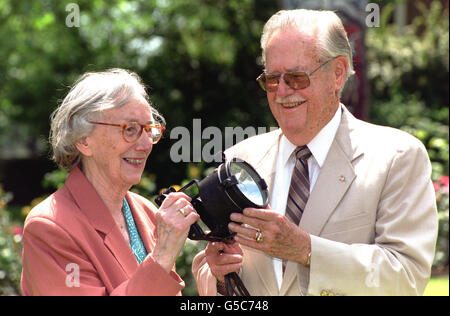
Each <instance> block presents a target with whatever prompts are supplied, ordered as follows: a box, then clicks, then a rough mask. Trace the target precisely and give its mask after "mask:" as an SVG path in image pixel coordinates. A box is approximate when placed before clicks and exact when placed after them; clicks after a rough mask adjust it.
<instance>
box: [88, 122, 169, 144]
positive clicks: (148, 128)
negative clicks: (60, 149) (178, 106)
mask: <svg viewBox="0 0 450 316" xmlns="http://www.w3.org/2000/svg"><path fill="white" fill-rule="evenodd" d="M89 123H91V124H98V125H108V126H117V127H121V128H122V136H123V139H124V140H125V141H126V142H128V143H132V142H135V141H136V140H138V139H139V137H141V135H142V131H143V130H145V132H146V133H147V135H148V137H149V138H150V139H151V140H152V143H153V145H154V144H156V143H158V142H159V140H160V139H161V137H162V134H163V132H164V130H165V129H166V128H165V127H164V126H163V125H161V124H148V125H143V124H139V123H137V122H128V123H125V124H112V123H103V122H92V121H89Z"/></svg>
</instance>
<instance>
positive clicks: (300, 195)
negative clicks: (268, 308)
mask: <svg viewBox="0 0 450 316" xmlns="http://www.w3.org/2000/svg"><path fill="white" fill-rule="evenodd" d="M295 156H296V158H297V159H296V160H295V167H294V171H293V172H292V177H291V186H290V188H289V195H288V199H287V204H286V217H287V218H289V219H290V220H291V221H292V222H293V223H295V225H297V226H298V224H299V223H300V219H301V218H302V215H303V210H304V209H305V206H306V202H307V201H308V197H309V173H308V158H309V157H311V152H310V151H309V149H308V147H306V146H302V147H299V148H297V149H296V152H295ZM286 264H287V260H283V274H284V272H285V270H286Z"/></svg>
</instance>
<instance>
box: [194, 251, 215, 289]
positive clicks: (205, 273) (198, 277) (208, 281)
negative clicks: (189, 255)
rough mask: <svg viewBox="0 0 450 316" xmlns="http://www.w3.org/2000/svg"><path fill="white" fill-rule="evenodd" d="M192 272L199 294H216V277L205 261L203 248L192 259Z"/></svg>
mask: <svg viewBox="0 0 450 316" xmlns="http://www.w3.org/2000/svg"><path fill="white" fill-rule="evenodd" d="M192 274H193V275H194V278H195V281H196V282H197V288H198V294H199V295H200V296H216V295H217V279H216V278H215V276H214V275H213V274H212V273H211V269H210V268H209V265H208V263H207V262H206V255H205V250H202V251H200V252H199V253H198V254H197V255H196V256H195V258H194V260H193V261H192Z"/></svg>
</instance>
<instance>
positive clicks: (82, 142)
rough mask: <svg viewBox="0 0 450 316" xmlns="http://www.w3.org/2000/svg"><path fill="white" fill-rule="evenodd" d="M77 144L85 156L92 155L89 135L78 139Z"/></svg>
mask: <svg viewBox="0 0 450 316" xmlns="http://www.w3.org/2000/svg"><path fill="white" fill-rule="evenodd" d="M75 146H76V147H77V149H78V150H79V151H80V153H82V154H83V155H84V156H87V157H89V156H91V155H92V150H91V148H90V146H89V136H85V137H82V138H80V139H79V140H77V142H76V144H75Z"/></svg>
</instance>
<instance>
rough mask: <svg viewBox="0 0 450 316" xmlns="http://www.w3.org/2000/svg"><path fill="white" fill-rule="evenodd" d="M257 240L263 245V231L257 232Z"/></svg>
mask: <svg viewBox="0 0 450 316" xmlns="http://www.w3.org/2000/svg"><path fill="white" fill-rule="evenodd" d="M255 240H256V242H257V243H262V242H263V241H264V237H263V233H261V231H259V230H257V231H256V234H255Z"/></svg>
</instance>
